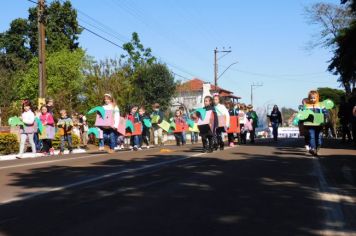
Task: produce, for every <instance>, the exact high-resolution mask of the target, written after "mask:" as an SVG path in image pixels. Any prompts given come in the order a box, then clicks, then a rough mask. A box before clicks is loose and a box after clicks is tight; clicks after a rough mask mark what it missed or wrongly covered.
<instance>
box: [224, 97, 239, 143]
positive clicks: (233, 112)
mask: <svg viewBox="0 0 356 236" xmlns="http://www.w3.org/2000/svg"><path fill="white" fill-rule="evenodd" d="M225 107H226V109H228V111H229V115H230V117H231V116H238V113H239V110H238V109H235V107H234V106H233V104H232V102H226V103H225ZM227 138H228V141H229V146H230V147H234V146H235V144H234V141H235V134H234V133H229V134H228V135H227Z"/></svg>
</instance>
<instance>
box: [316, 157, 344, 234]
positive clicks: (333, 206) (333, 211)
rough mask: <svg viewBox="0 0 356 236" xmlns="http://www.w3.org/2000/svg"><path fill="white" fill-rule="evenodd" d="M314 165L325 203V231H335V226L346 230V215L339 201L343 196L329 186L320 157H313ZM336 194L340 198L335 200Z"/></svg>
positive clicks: (321, 197) (339, 229) (340, 229)
mask: <svg viewBox="0 0 356 236" xmlns="http://www.w3.org/2000/svg"><path fill="white" fill-rule="evenodd" d="M313 167H314V172H315V175H316V176H317V178H318V181H319V188H320V193H319V196H318V197H319V198H320V200H321V202H322V204H323V205H324V209H325V212H326V219H325V223H324V227H325V230H324V232H325V234H326V232H327V231H330V230H331V231H333V229H332V228H335V230H337V231H338V232H340V231H344V229H345V217H344V214H343V212H342V208H341V204H340V201H339V200H340V199H342V197H341V196H340V195H339V194H338V193H337V192H336V191H334V190H333V189H332V188H330V187H329V185H328V183H327V181H326V179H325V176H324V173H323V171H322V167H321V165H320V162H319V159H318V158H315V157H314V158H313ZM327 193H328V194H327ZM335 196H336V198H337V199H339V200H337V201H335ZM345 232H346V231H345ZM326 235H328V234H326ZM342 235H343V234H342ZM345 235H347V234H345Z"/></svg>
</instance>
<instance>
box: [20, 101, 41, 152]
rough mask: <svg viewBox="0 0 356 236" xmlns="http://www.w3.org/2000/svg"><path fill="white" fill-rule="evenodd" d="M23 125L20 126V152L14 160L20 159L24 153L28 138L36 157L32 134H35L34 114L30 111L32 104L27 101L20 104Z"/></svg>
mask: <svg viewBox="0 0 356 236" xmlns="http://www.w3.org/2000/svg"><path fill="white" fill-rule="evenodd" d="M20 119H21V120H22V122H23V123H24V125H21V126H20V150H19V154H18V156H17V157H16V158H18V159H21V158H22V156H23V153H24V151H25V143H26V139H27V137H28V140H29V142H30V144H31V149H32V153H33V154H34V155H36V145H35V142H34V140H33V134H34V133H35V130H36V129H37V128H36V125H35V114H34V113H33V111H32V104H31V102H30V101H29V100H27V99H26V100H24V101H23V102H22V114H21V118H20Z"/></svg>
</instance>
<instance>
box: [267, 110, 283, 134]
mask: <svg viewBox="0 0 356 236" xmlns="http://www.w3.org/2000/svg"><path fill="white" fill-rule="evenodd" d="M268 118H269V120H270V121H271V125H272V130H273V131H272V133H273V140H274V141H277V140H278V127H279V126H280V125H282V114H281V112H280V111H279V109H278V106H277V105H274V106H273V110H272V111H271V114H270V115H268Z"/></svg>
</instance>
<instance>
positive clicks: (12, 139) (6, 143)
mask: <svg viewBox="0 0 356 236" xmlns="http://www.w3.org/2000/svg"><path fill="white" fill-rule="evenodd" d="M18 151H19V142H18V141H17V136H16V135H15V134H4V133H0V154H3V155H7V154H11V153H17V152H18Z"/></svg>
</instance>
